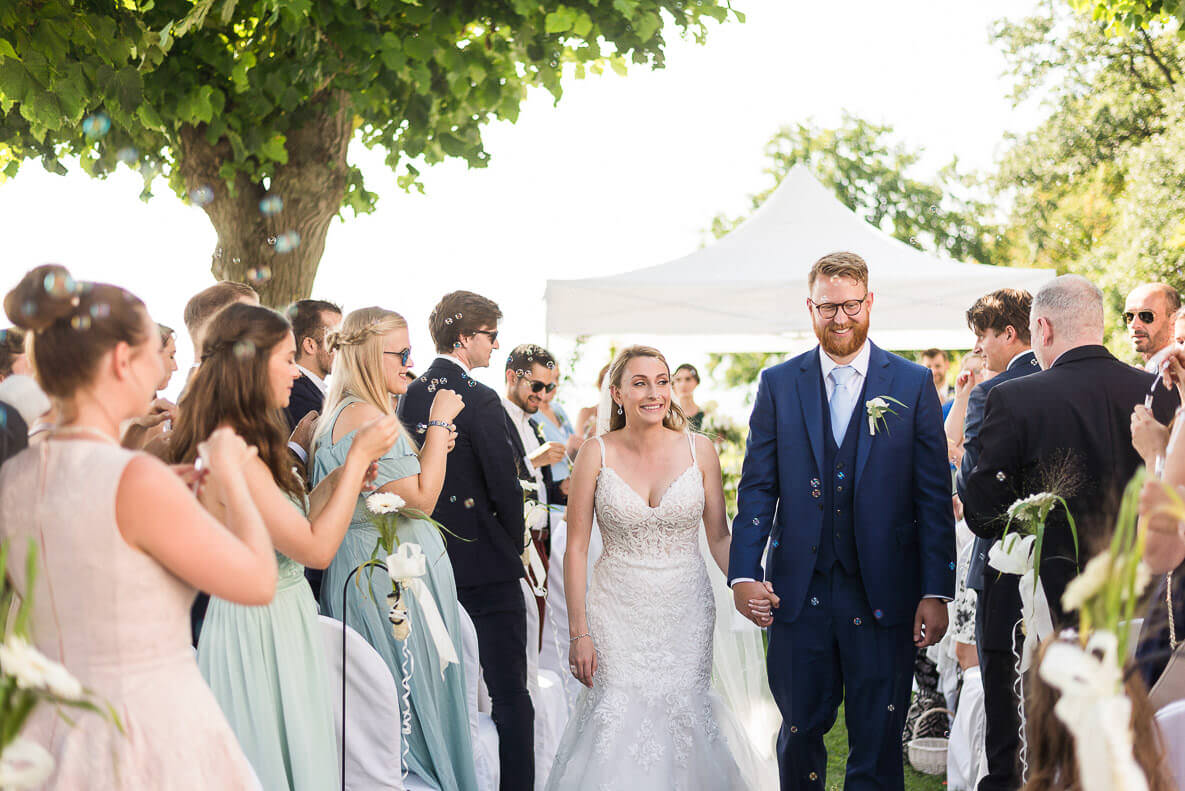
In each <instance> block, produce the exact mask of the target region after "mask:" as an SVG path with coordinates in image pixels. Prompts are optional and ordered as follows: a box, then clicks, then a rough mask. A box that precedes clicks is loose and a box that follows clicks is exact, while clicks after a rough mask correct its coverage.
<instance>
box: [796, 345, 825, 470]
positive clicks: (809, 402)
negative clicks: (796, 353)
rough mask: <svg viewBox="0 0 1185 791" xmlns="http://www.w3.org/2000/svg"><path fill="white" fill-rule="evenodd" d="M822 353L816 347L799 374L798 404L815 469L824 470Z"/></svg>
mask: <svg viewBox="0 0 1185 791" xmlns="http://www.w3.org/2000/svg"><path fill="white" fill-rule="evenodd" d="M821 353H822V352H821V351H820V350H819V349H818V348H817V347H816V348H815V353H814V354H812V355H809V356H808V357H807V359H806V361H805V362H804V363H803V364H802V368H800V369H799V372H798V382H797V384H798V403H800V404H802V417H803V420H804V421H805V422H806V432H807V436H809V437H810V440H811V451H812V452H813V453H814V454H815V469H816V470H822V469H823V396H822V394H821V393H822V390H823V387H822V382H823V369H822V367H821V366H820V365H819V355H820V354H821Z"/></svg>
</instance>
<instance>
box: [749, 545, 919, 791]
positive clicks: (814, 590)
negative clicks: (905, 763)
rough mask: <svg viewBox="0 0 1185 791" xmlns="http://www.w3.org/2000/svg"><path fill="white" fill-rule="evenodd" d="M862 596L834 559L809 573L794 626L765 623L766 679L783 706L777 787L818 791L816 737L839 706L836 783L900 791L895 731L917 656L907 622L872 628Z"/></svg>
mask: <svg viewBox="0 0 1185 791" xmlns="http://www.w3.org/2000/svg"><path fill="white" fill-rule="evenodd" d="M865 599H866V597H865V595H864V586H863V584H862V582H861V580H860V577H859V576H858V575H849V574H847V573H846V572H844V571H843V569H842V568H841V567H840V566H838V565H836V566H833V567H832V569H831V570H830V571H828V572H815V574H814V576H813V577H812V579H811V584H810V588H809V589H808V591H807V601H806V604H805V606H804V608H803V611H802V613H801V614H800V615H799V617H798V618H797V619H796V620H795V621H794V622H792V623H782V622H780V621H776V620H775V621H774V624H773V626H771V627H770V629H769V653H768V657H767V663H766V664H767V667H768V671H769V685H770V690H771V691H772V692H773V696H774V700H775V701H777V704H778V708H779V709H780V710H781V712H782V729H781V731H780V732H779V734H778V769H779V774H780V777H781V788H782V791H800V790H801V791H806V789H822V788H824V782H825V780H826V775H827V749H826V747H825V746H824V744H823V737H824V736H825V735H826V733H827V732H828V731H829V730H831V726H832V725H834V724H835V718H836V716H837V714H838V711H839V705H840V703H841V702H843V703H844V709H845V714H846V716H845V721H846V723H847V728H848V762H847V773H846V777H845V780H844V789H845V790H846V791H863V789H878V790H879V789H886V790H888V791H901V790H902V789H903V788H904V784H905V779H904V770H903V768H902V760H901V730H902V728H903V726H904V724H905V714H906V711H907V709H908V708H909V695H910V691H911V679H912V674H913V664H914V656H915V653H916V651H915V649H914V645H913V634H912V623H909V624H902V625H899V626H881V625H879V624H878V623H877V622H876V619H875V618H874V617H873V613H872V610H871V608H870V607H869V606H868V603H867V601H866V600H865ZM833 782H834V781H833ZM828 787H830V786H828Z"/></svg>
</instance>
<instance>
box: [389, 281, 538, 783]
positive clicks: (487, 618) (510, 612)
mask: <svg viewBox="0 0 1185 791" xmlns="http://www.w3.org/2000/svg"><path fill="white" fill-rule="evenodd" d="M501 318H502V311H501V310H499V309H498V306H497V304H495V303H494V302H493V301H491V300H489V299H487V298H485V297H483V296H480V295H478V294H474V293H472V292H469V291H454V292H452V293H450V294H446V295H445V296H444V297H443V298H442V299H441V300H440V302H439V303H438V304H437V305H436V307H435V308H433V310H432V313H431V315H430V316H429V318H428V328H429V330H430V331H431V334H432V340H433V342H435V344H436V351H437V353H438V356H437V357H436V359H435V360H433V361H432V364H431V365H429V366H428V368H427V369H426V370H425V371H424V373H423V374H421V376H420V378H419V379H418V380H416V381H415V382H412V383H411V386H410V387H408V389H407V394H406V395H405V396H403V397H402V398H400V399H399V418H400V419H401V420H402V421H403V426H404V428H405V429H407V430H408V431H409V432H411V433H412V434H413V436H416V435H417V433H418V431H419V429H420V428H425V429H426V428H431V425H430V424H431V421H432V419H433V418H432V414H431V405H432V403H433V399H434V396H435V392H436V391H437V390H438V389H440V388H456V390H457V393H458V394H459V395H460V396H461V398H462V399H463V400H464V402H465V409H464V411H463V412H461V414H460V415H458V416H457V432H458V434H457V447H456V449H455V450H454V451H453V454H452V457H451V458H450V459H449V465H448V469H447V470H446V472H445V477H444V486H443V488H442V489H441V492H440V498H439V499H438V500H437V501H436V510H434V511H433V512H432V517H433V518H434V519H437V520H438V521H440V522H442V523H444V525H445V526H447V527H448V529H449V530H451V531H452V532H454V533H456V534H457V535H458V536H460V537H461V539H464V540H457V539H451V540H449V542H448V545H447V546H448V554H449V558H450V560H452V564H453V572H454V573H455V574H456V578H457V596H458V598H459V599H460V601H461V604H462V605H463V606H464V607H465V609H466V611H468V613H469V615H470V617H471V618H472V619H473V624H474V626H475V627H476V628H477V642H478V647H479V654H480V660H481V668H482V673H483V675H484V677H485V682H486V686H487V687H488V688H489V692H490V702H491V704H492V716H493V720H494V725H495V726H496V727H497V729H498V758H499V762H500V764H501V767H502V770H501V771H502V774H501V786H500V787H501V789H502V791H529V790H530V789H533V788H534V787H535V755H534V744H535V728H534V722H535V712H534V708H533V707H532V705H531V698H530V694H529V692H528V691H527V610H526V602H525V601H524V599H523V593H522V587H521V582H520V580H521V579H522V578H523V576H524V570H523V563H522V557H521V556H522V552H523V549H524V546H525V542H524V540H523V534H524V527H523V493H522V487H521V486H520V485H519V482H518V478H517V476H516V463H515V459H516V453H515V451H514V449H513V447H512V445H511V438H510V431H509V429H508V428H507V425H506V410H505V409H504V408H503V407H502V402H501V400H500V399H499V398H498V394H497V393H496V392H494V390H492V389H491V388H489V387H486V386H485V385H483V384H481V383H480V382H478V381H477V380H476V379H474V378H473V377H472V375H471V374H472V372H473V371H474V370H475V369H477V368H484V367H486V366H488V365H489V364H490V353H491V352H492V351H493V350H494V349H497V348H498V321H499V320H500V319H501Z"/></svg>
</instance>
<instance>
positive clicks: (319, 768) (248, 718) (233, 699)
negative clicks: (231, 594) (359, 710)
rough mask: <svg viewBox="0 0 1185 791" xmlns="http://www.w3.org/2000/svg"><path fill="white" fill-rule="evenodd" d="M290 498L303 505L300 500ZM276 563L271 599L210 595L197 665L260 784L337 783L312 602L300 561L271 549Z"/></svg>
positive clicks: (320, 790) (314, 790)
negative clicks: (256, 602)
mask: <svg viewBox="0 0 1185 791" xmlns="http://www.w3.org/2000/svg"><path fill="white" fill-rule="evenodd" d="M289 499H293V498H289ZM293 503H294V504H295V505H296V506H297V507H298V508H300V510H301V512H302V513H306V512H307V508H308V506H307V505H306V503H304V502H302V501H297V500H295V499H293ZM276 562H277V564H278V565H279V577H278V578H277V581H276V595H275V598H273V599H272V601H271V604H267V605H264V606H262V607H249V606H246V605H242V604H233V603H231V602H227V601H223V600H222V599H218V598H215V597H211V598H210V608H209V609H208V610H207V611H206V621H205V624H204V626H203V627H202V634H201V638H200V639H199V641H198V649H197V653H198V667H199V668H200V669H201V672H202V676H204V677H205V679H206V683H207V684H209V685H210V689H211V690H212V691H213V692H214V698H215V699H216V700H217V701H218V705H219V706H221V707H222V712H223V713H224V714H225V715H226V719H227V720H228V721H229V722H230V727H231V728H232V729H233V730H234V732H235V736H236V737H237V738H238V740H239V744H240V745H242V747H243V752H245V753H246V754H247V759H248V760H249V761H250V762H251V766H252V767H253V768H254V769H255V773H256V774H257V775H259V780H260V782H261V783H262V785H263V787H264V788H265V789H268V791H272V790H273V789H275V790H276V791H283V789H289V790H290V791H325V789H337V788H340V787H341V779H340V776H339V774H338V765H337V736H336V733H335V730H334V724H333V707H332V704H331V702H330V698H329V675H328V670H327V667H326V663H325V654H324V643H323V642H322V637H321V632H320V628H321V627H320V624H319V623H318V621H317V614H318V613H317V602H316V600H315V599H314V598H313V591H312V589H311V588H309V584H308V582H306V581H305V578H304V566H302V565H301V564H299V563H297V562H296V561H295V560H292V559H291V558H288V557H285V556H284V555H281V554H280V553H279V552H277V553H276Z"/></svg>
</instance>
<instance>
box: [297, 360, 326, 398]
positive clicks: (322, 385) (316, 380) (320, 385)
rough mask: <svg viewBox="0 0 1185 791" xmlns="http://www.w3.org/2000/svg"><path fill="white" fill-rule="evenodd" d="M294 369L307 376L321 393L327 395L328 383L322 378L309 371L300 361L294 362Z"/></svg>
mask: <svg viewBox="0 0 1185 791" xmlns="http://www.w3.org/2000/svg"><path fill="white" fill-rule="evenodd" d="M296 370H298V371H300V372H301V373H302V374H304V375H305V376H307V377H308V378H309V380H310V381H311V382H312V383H313V384H315V385H316V386H317V389H318V390H320V391H321V395H327V394H328V393H329V383H328V382H326V381H325V380H324V379H322V378H321V377H319V376H317V375H316V374H315V373H313V372H312V371H310V370H309V369H308V368H305V367H304V366H303V365H301V364H300V363H297V364H296Z"/></svg>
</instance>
